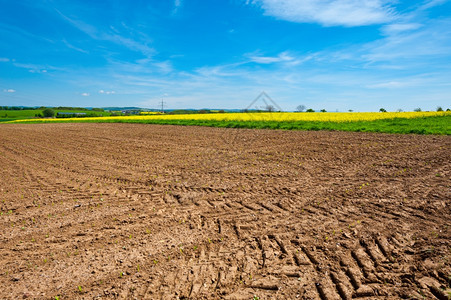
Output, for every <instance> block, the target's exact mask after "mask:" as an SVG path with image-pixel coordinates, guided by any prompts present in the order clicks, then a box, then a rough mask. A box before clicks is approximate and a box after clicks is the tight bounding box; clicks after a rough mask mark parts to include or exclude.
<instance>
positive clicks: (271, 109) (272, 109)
mask: <svg viewBox="0 0 451 300" xmlns="http://www.w3.org/2000/svg"><path fill="white" fill-rule="evenodd" d="M265 108H266V111H268V112H273V111H275V110H276V109H275V107H274V106H272V105H266V107H265Z"/></svg>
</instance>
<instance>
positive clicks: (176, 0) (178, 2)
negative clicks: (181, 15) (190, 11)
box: [172, 0, 183, 14]
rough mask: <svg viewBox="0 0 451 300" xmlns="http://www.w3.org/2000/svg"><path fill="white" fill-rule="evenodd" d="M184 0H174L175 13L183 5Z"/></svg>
mask: <svg viewBox="0 0 451 300" xmlns="http://www.w3.org/2000/svg"><path fill="white" fill-rule="evenodd" d="M182 4H183V3H182V0H174V10H173V11H172V13H173V14H176V13H177V12H178V10H179V8H180V7H181V6H182Z"/></svg>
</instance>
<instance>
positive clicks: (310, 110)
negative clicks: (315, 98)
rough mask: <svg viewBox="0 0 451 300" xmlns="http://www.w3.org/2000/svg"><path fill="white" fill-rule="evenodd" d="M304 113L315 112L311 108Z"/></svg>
mask: <svg viewBox="0 0 451 300" xmlns="http://www.w3.org/2000/svg"><path fill="white" fill-rule="evenodd" d="M306 112H315V111H314V110H313V109H312V108H309V109H307V110H306Z"/></svg>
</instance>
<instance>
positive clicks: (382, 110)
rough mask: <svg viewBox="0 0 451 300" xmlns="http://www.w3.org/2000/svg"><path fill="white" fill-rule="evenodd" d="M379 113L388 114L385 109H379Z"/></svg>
mask: <svg viewBox="0 0 451 300" xmlns="http://www.w3.org/2000/svg"><path fill="white" fill-rule="evenodd" d="M379 111H380V112H387V111H386V110H385V108H381V109H379Z"/></svg>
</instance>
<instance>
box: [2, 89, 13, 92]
mask: <svg viewBox="0 0 451 300" xmlns="http://www.w3.org/2000/svg"><path fill="white" fill-rule="evenodd" d="M3 92H5V93H15V92H16V90H13V89H4V90H3Z"/></svg>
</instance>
